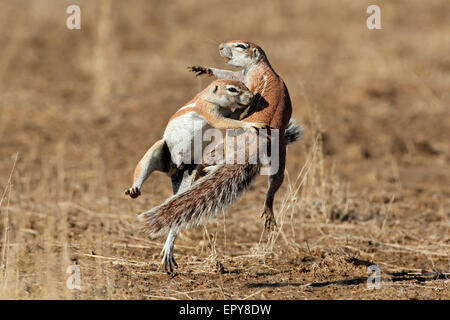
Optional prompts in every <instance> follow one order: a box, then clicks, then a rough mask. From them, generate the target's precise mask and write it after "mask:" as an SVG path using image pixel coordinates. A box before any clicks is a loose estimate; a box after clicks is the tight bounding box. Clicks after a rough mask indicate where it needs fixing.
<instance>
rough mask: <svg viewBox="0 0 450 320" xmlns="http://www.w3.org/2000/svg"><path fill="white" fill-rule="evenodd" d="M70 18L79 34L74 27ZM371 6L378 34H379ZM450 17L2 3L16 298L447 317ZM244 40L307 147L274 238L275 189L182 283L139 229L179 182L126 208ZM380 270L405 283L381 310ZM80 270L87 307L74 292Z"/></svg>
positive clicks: (12, 293) (5, 199)
mask: <svg viewBox="0 0 450 320" xmlns="http://www.w3.org/2000/svg"><path fill="white" fill-rule="evenodd" d="M72 4H76V5H79V6H80V8H81V29H80V30H69V29H67V27H66V20H67V18H68V17H69V14H67V13H66V8H67V7H68V6H69V5H72ZM370 4H377V5H379V6H380V8H381V26H382V29H381V30H369V29H368V28H367V27H366V19H367V18H368V17H369V14H367V13H366V9H367V7H368V6H369V5H370ZM449 12H450V3H449V2H448V1H445V0H429V1H427V2H426V3H425V2H423V1H419V0H408V1H406V0H398V1H384V0H379V1H376V3H375V2H373V1H370V2H369V1H350V0H344V1H339V2H336V1H331V0H323V1H312V0H311V1H309V0H305V1H287V0H286V1H269V0H267V1H260V0H258V1H256V0H255V1H253V0H252V1H245V2H242V1H237V0H236V1H235V0H231V1H216V0H211V1H193V0H183V1H175V0H173V1H168V2H165V1H144V0H142V1H140V0H133V1H118V0H117V1H115V0H97V1H76V0H73V1H68V0H65V1H57V0H39V1H31V0H14V1H8V0H1V1H0V61H1V63H0V188H1V189H0V192H2V193H1V194H0V196H1V198H0V199H1V202H0V259H1V260H0V297H1V298H29V299H36V298H85V299H91V298H139V299H140V298H183V299H186V298H187V297H189V298H203V299H209V298H211V299H220V298H227V299H229V298H235V299H242V298H259V299H264V298H271V299H278V298H285V299H298V298H327V299H330V298H331V299H333V298H357V297H359V298H374V297H377V298H394V299H396V298H433V299H434V298H447V299H448V298H449V293H448V292H449V291H448V281H447V282H445V281H444V280H442V276H440V275H442V274H444V273H445V272H448V269H449V266H450V260H449V247H450V238H449V226H450V224H449V217H450V211H449V195H450V188H449V185H450V170H449V169H450V154H449V142H448V136H449V132H450V113H449V110H450V109H449V104H450V90H449V88H450V55H449V53H450V41H449V39H450V20H449V19H448V13H449ZM232 39H244V40H249V41H252V42H254V43H257V44H259V45H260V46H261V47H262V48H263V49H264V50H265V52H266V54H267V56H268V58H269V60H270V62H271V64H272V66H273V67H274V69H275V70H276V71H277V73H278V74H279V75H281V77H282V78H283V79H284V81H285V82H286V85H287V87H288V89H289V92H290V95H291V99H292V102H293V117H295V118H296V119H297V121H298V122H300V123H303V124H304V125H305V126H306V127H307V131H306V136H305V139H304V141H302V142H300V143H296V144H295V145H293V146H292V147H290V148H289V151H288V159H287V173H286V179H285V183H284V185H283V189H282V190H281V191H280V192H279V193H278V196H277V201H276V206H275V209H276V210H277V214H276V215H277V219H278V220H279V224H280V229H279V230H278V232H276V233H275V234H273V235H267V234H264V233H262V229H263V221H262V220H261V219H259V216H260V210H261V209H262V205H263V200H264V191H265V188H266V180H265V177H261V178H259V179H258V180H257V182H256V183H255V185H254V186H253V188H252V189H251V190H250V191H249V192H247V193H246V194H245V195H244V197H243V199H242V200H241V201H240V202H239V204H236V205H234V206H233V207H232V208H231V209H230V210H229V211H227V213H226V214H224V215H223V216H220V217H218V218H217V219H216V220H215V221H214V222H211V223H210V224H208V225H207V227H205V228H197V229H194V230H190V231H186V232H183V233H182V234H181V235H180V238H179V240H178V241H177V245H176V246H175V254H176V259H177V261H178V263H179V264H180V268H181V269H180V270H179V272H180V275H181V276H180V277H176V278H174V279H172V280H170V278H169V277H168V276H167V275H166V274H164V273H163V272H161V271H159V269H158V264H159V252H160V250H161V244H162V241H163V240H164V239H157V240H155V241H153V240H152V241H150V240H149V239H148V238H147V236H146V235H145V234H143V233H141V232H139V225H138V223H137V221H136V219H135V215H136V214H138V213H140V212H142V211H144V210H147V209H149V208H151V207H152V206H155V205H157V204H159V203H161V202H162V201H164V199H166V198H167V197H168V196H170V195H171V186H170V181H169V179H168V178H167V177H166V176H165V175H163V174H160V173H155V174H153V175H152V176H151V178H150V179H149V180H148V182H147V183H146V184H145V186H144V189H143V196H142V197H140V198H138V199H137V200H131V199H129V198H126V197H125V196H123V194H122V193H123V191H124V190H125V189H126V188H127V187H129V186H130V183H131V177H132V173H133V170H134V167H135V165H136V163H137V162H138V161H139V159H140V158H141V157H142V155H143V154H144V153H145V151H146V150H147V149H148V148H149V147H150V146H151V145H152V144H153V143H154V142H155V141H156V140H157V139H159V138H160V137H161V135H162V133H163V130H164V128H165V126H166V124H167V121H168V119H169V117H170V116H171V115H172V114H173V113H174V112H175V111H176V110H177V109H178V108H179V107H180V106H182V105H183V104H185V103H186V102H187V101H189V100H190V99H191V98H192V97H193V96H194V95H195V94H196V93H197V92H198V91H200V90H201V89H202V88H204V87H205V86H207V84H208V83H209V82H210V81H211V79H209V78H196V77H195V76H194V74H192V73H189V72H188V71H187V70H186V68H187V67H188V66H191V65H203V66H211V67H219V68H229V67H228V66H227V65H226V64H225V62H224V60H223V59H222V58H221V57H220V56H219V54H218V44H219V43H220V42H222V41H225V40H232ZM370 264H376V265H378V266H380V268H383V270H386V276H387V277H391V278H392V280H393V281H395V279H396V278H395V274H396V273H397V274H398V273H399V272H403V280H398V278H397V280H398V282H392V283H396V284H397V283H399V284H400V285H399V286H397V287H396V286H394V285H391V284H392V283H391V282H390V283H391V284H386V285H385V286H384V287H383V288H382V289H381V290H378V291H367V290H366V289H365V288H366V287H365V280H364V279H365V278H364V277H367V272H366V270H365V267H366V265H370ZM70 265H77V266H80V268H81V273H82V290H69V289H67V288H66V279H67V277H68V276H69V275H68V274H66V269H67V267H68V266H70ZM425 271H426V272H428V276H430V275H431V276H430V277H431V278H429V279H428V278H426V275H427V274H425V275H421V277H422V278H424V277H425V278H426V281H424V282H421V284H420V286H419V288H417V287H414V288H411V283H416V282H417V281H418V280H417V278H415V277H414V274H417V273H423V272H425ZM389 272H390V274H389ZM430 272H431V273H430ZM433 272H434V273H433ZM436 275H438V276H436ZM348 279H362V280H360V281H359V282H358V281H356V282H354V283H346V282H344V283H342V282H339V281H345V280H348ZM325 280H326V281H327V283H328V282H330V283H329V284H324V283H325V282H324V281H325ZM321 281H322V282H321ZM333 281H334V282H333ZM243 283H244V284H243ZM291 283H297V284H300V287H299V286H292V285H290V284H291ZM306 283H315V284H318V285H317V288H316V287H314V286H312V287H311V286H308V287H302V286H301V285H302V284H306ZM255 284H256V285H255ZM273 284H280V285H279V286H277V285H273ZM321 284H323V285H321ZM403 284H404V285H403Z"/></svg>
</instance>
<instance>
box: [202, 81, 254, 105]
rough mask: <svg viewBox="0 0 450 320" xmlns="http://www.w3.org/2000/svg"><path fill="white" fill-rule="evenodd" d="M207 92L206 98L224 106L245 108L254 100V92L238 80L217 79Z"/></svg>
mask: <svg viewBox="0 0 450 320" xmlns="http://www.w3.org/2000/svg"><path fill="white" fill-rule="evenodd" d="M206 92H207V97H206V100H207V101H208V102H210V103H213V104H215V105H218V106H220V107H222V108H245V107H246V106H248V105H249V104H250V103H251V102H252V100H253V93H252V92H251V91H250V90H249V89H248V88H247V87H246V86H245V85H244V84H243V83H242V82H241V81H237V80H228V79H221V80H215V81H213V82H211V84H210V85H209V86H208V88H207V90H206Z"/></svg>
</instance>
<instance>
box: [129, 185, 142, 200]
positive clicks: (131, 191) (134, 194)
mask: <svg viewBox="0 0 450 320" xmlns="http://www.w3.org/2000/svg"><path fill="white" fill-rule="evenodd" d="M125 194H126V195H127V196H130V197H131V198H133V199H135V198H137V197H139V196H140V195H141V190H139V188H138V187H131V188H129V189H127V190H125Z"/></svg>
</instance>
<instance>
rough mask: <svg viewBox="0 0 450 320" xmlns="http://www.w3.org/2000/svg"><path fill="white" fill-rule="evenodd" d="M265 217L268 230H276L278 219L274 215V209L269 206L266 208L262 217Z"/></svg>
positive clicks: (265, 225)
mask: <svg viewBox="0 0 450 320" xmlns="http://www.w3.org/2000/svg"><path fill="white" fill-rule="evenodd" d="M262 217H264V218H265V219H266V221H265V222H264V229H265V230H266V231H274V230H275V229H276V228H277V221H276V219H275V216H274V215H273V211H272V210H270V209H269V208H267V207H266V208H264V210H263V212H262V214H261V218H262Z"/></svg>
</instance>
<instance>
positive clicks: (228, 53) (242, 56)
mask: <svg viewBox="0 0 450 320" xmlns="http://www.w3.org/2000/svg"><path fill="white" fill-rule="evenodd" d="M219 52H220V55H221V56H222V57H225V58H226V59H227V63H228V64H230V65H232V66H234V67H242V68H249V67H251V66H252V65H255V64H257V63H258V62H259V61H261V60H266V54H265V53H264V51H263V50H262V49H261V48H260V47H259V46H258V45H256V44H254V43H252V42H249V41H244V40H231V41H226V42H222V43H221V44H220V45H219Z"/></svg>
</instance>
